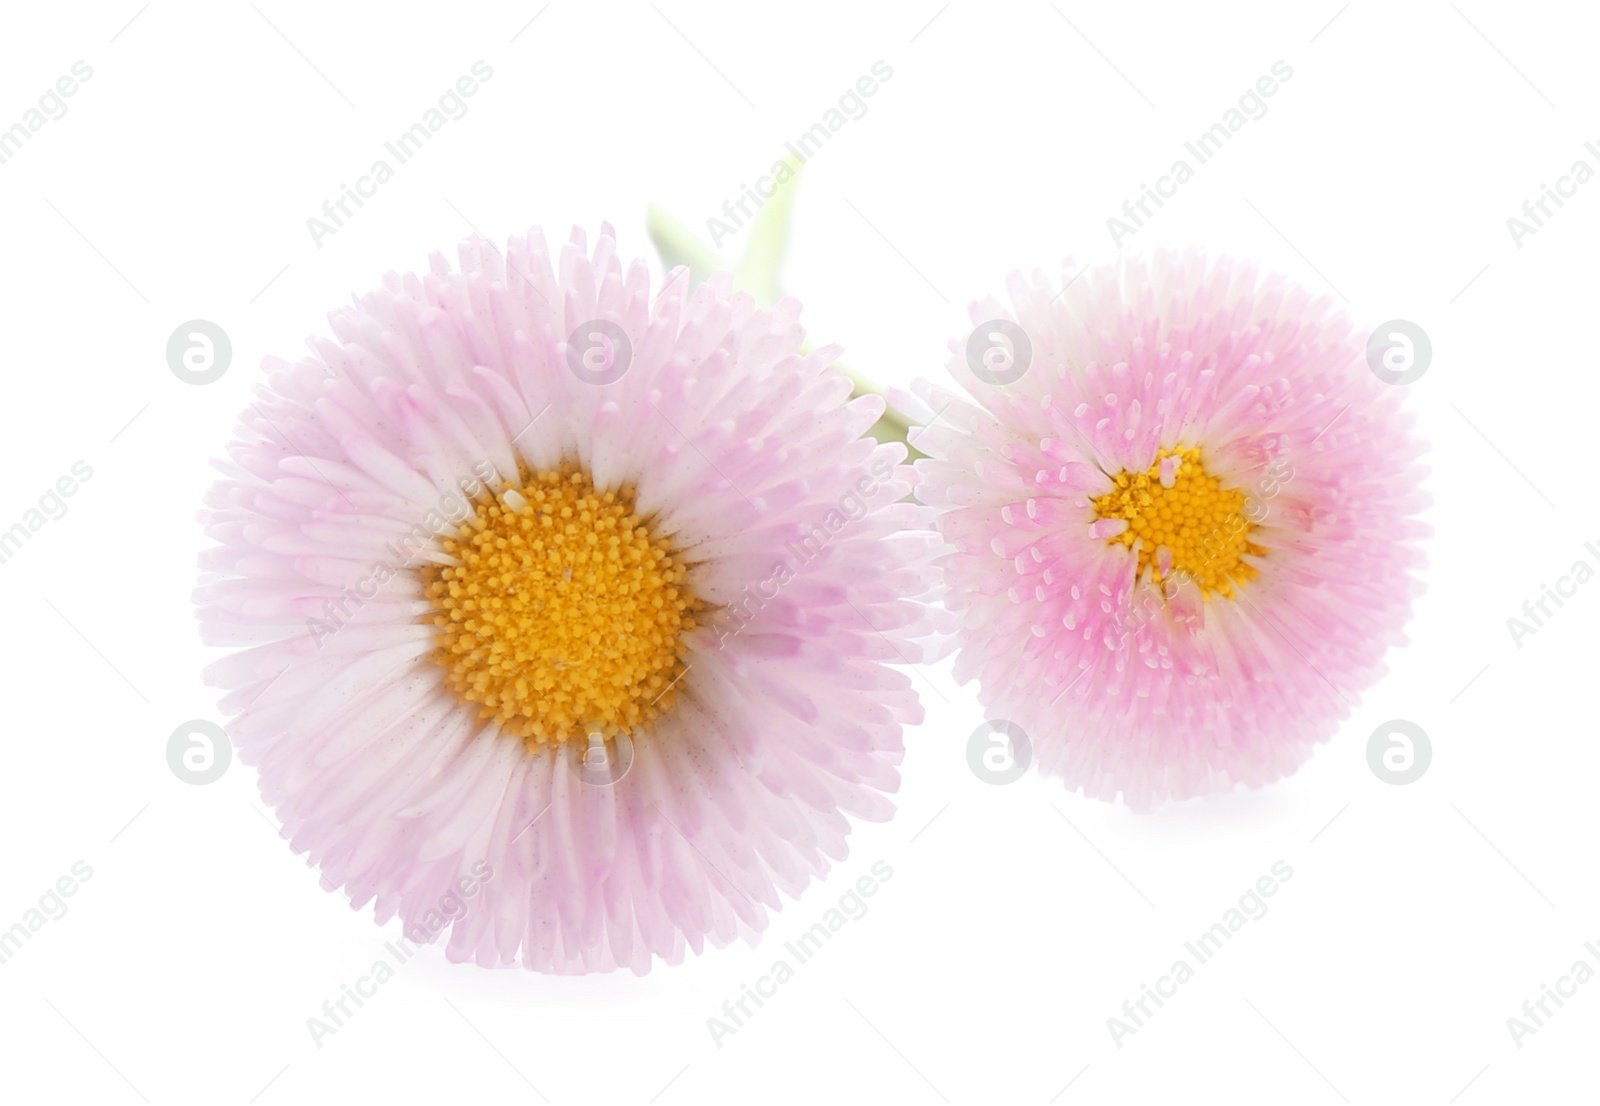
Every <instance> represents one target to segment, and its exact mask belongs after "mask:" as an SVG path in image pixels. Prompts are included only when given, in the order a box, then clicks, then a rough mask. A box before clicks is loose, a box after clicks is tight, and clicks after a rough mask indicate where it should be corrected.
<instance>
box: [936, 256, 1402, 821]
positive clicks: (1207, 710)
mask: <svg viewBox="0 0 1600 1106" xmlns="http://www.w3.org/2000/svg"><path fill="white" fill-rule="evenodd" d="M1071 271H1072V270H1071V266H1070V265H1069V266H1068V267H1067V269H1066V272H1067V273H1070V272H1071ZM1063 279H1064V280H1065V281H1066V287H1065V288H1064V289H1062V290H1059V291H1058V290H1057V289H1056V288H1054V287H1052V286H1051V285H1050V284H1049V283H1048V282H1047V281H1045V280H1044V279H1043V278H1042V277H1039V276H1035V278H1034V279H1033V280H1032V281H1031V282H1028V281H1025V280H1024V279H1023V278H1022V277H1021V276H1020V275H1019V276H1013V277H1012V279H1011V280H1010V281H1009V284H1008V287H1009V291H1010V295H1011V299H1012V302H1013V305H1014V310H1012V311H1008V310H1006V309H1005V308H1003V307H1002V306H1001V305H1000V304H998V303H996V302H993V301H990V302H987V303H982V304H975V305H974V306H973V308H972V318H973V322H974V323H975V324H976V325H977V330H976V331H975V332H974V333H973V334H972V336H971V337H970V338H969V339H968V340H966V341H960V342H952V344H951V349H952V351H953V353H954V356H953V357H952V358H951V359H950V361H949V363H948V364H949V369H950V372H951V374H952V375H953V376H954V377H955V378H956V379H957V380H958V381H959V382H960V383H961V384H962V385H963V387H965V389H966V390H967V391H968V392H969V393H970V394H971V396H972V400H971V401H968V400H965V399H962V398H959V397H957V396H954V395H951V394H949V393H946V392H944V391H942V390H940V389H938V388H936V387H934V386H933V385H931V384H927V383H925V382H923V383H919V384H918V385H917V387H916V392H917V395H918V396H919V397H920V399H921V400H922V401H923V402H924V403H925V404H926V406H923V404H918V408H919V410H920V416H921V419H922V421H923V422H924V423H925V424H927V425H926V429H924V430H921V431H917V432H914V433H913V436H912V438H911V441H912V443H913V444H915V445H916V447H917V448H918V449H920V450H922V451H923V452H925V453H926V454H928V455H929V456H928V459H925V460H919V461H918V462H917V463H916V464H917V469H918V471H919V472H920V473H921V475H922V477H923V485H922V487H921V488H920V489H919V492H918V494H919V495H920V496H921V497H922V498H923V499H924V500H925V501H926V502H929V503H932V504H934V505H935V506H937V507H938V508H940V510H941V515H940V518H939V522H938V528H939V530H940V532H941V533H942V534H943V535H944V536H945V538H946V539H947V540H948V541H949V542H950V543H951V545H952V546H953V547H954V548H953V551H952V552H950V553H949V554H948V555H947V557H946V559H945V571H946V580H947V583H948V584H949V585H950V592H951V594H950V597H949V600H948V601H949V603H950V605H951V606H952V607H957V608H959V610H960V617H961V619H962V640H961V645H960V653H959V656H958V658H957V662H956V676H957V678H958V679H960V680H962V681H966V680H969V679H971V678H973V677H977V678H978V680H979V685H980V698H981V700H982V702H983V704H984V707H985V708H986V710H987V711H988V714H989V717H990V718H991V719H1003V720H1005V721H1008V722H1011V723H1013V724H1015V725H1018V726H1020V727H1021V728H1022V730H1023V731H1024V732H1025V733H1026V734H1027V735H1028V738H1029V740H1030V742H1031V745H1032V749H1033V754H1034V757H1035V759H1036V761H1037V763H1038V764H1039V767H1040V769H1041V770H1042V771H1043V772H1045V773H1047V774H1050V775H1054V776H1058V777H1060V778H1062V779H1063V780H1064V781H1065V782H1066V784H1067V786H1069V787H1071V788H1074V789H1078V788H1081V789H1082V790H1083V791H1084V792H1085V793H1086V794H1088V795H1090V796H1092V797H1097V798H1101V799H1106V800H1111V799H1114V798H1115V797H1116V796H1117V795H1119V794H1120V795H1121V796H1122V797H1123V799H1124V801H1126V802H1127V803H1128V804H1130V805H1131V806H1135V807H1141V808H1142V807H1148V806H1151V805H1153V804H1155V803H1159V802H1162V801H1165V800H1168V799H1182V798H1186V797H1189V796H1194V795H1201V794H1205V793H1208V792H1215V791H1221V790H1227V789H1230V788H1232V787H1233V786H1234V785H1236V784H1239V783H1243V784H1246V785H1248V786H1252V787H1256V786H1261V785H1263V784H1266V783H1268V782H1271V781H1272V780H1275V779H1278V778H1280V777H1282V776H1285V775H1287V774H1289V773H1291V772H1293V771H1295V769H1296V768H1298V767H1299V766H1300V765H1301V764H1302V763H1303V762H1304V761H1305V760H1306V759H1307V758H1308V757H1309V756H1310V754H1311V750H1312V748H1313V747H1314V745H1315V744H1316V743H1318V742H1321V741H1326V740H1327V739H1328V738H1329V737H1331V736H1332V734H1333V733H1334V732H1335V730H1336V729H1337V726H1338V723H1339V721H1340V720H1341V719H1342V718H1344V717H1345V716H1346V715H1347V713H1348V712H1349V710H1350V709H1351V707H1352V706H1353V705H1354V703H1355V701H1356V700H1357V698H1358V693H1359V692H1360V691H1361V690H1362V689H1364V688H1366V687H1368V686H1370V685H1371V684H1372V683H1373V681H1375V680H1376V679H1377V678H1378V677H1379V675H1380V674H1381V673H1382V671H1383V657H1384V654H1385V652H1386V651H1387V650H1388V649H1389V648H1390V646H1393V645H1396V644H1399V643H1401V642H1403V641H1404V640H1405V639H1404V636H1403V634H1402V629H1403V627H1404V626H1405V623H1406V621H1407V619H1408V617H1409V615H1410V611H1411V603H1412V600H1413V598H1414V597H1415V596H1416V595H1417V594H1418V593H1419V592H1420V588H1421V585H1420V583H1419V582H1418V580H1417V578H1416V577H1415V576H1414V575H1413V573H1415V572H1416V571H1417V570H1419V569H1420V568H1422V566H1423V564H1424V557H1423V554H1422V552H1421V551H1420V550H1419V548H1418V546H1417V544H1416V543H1417V542H1418V540H1419V539H1420V538H1422V537H1423V536H1425V534H1426V533H1427V529H1426V527H1425V526H1424V525H1423V524H1422V523H1421V522H1420V521H1418V518H1417V515H1418V513H1419V512H1420V511H1421V510H1422V508H1423V507H1424V506H1425V505H1426V503H1427V501H1428V500H1427V496H1426V494H1425V493H1424V492H1423V491H1422V489H1421V487H1420V483H1421V479H1422V477H1423V475H1424V472H1425V470H1424V468H1423V467H1422V466H1421V465H1420V464H1419V462H1418V457H1419V453H1420V447H1419V445H1418V443H1417V441H1416V439H1415V438H1414V437H1413V436H1412V433H1411V429H1412V425H1413V422H1414V416H1413V415H1412V414H1410V413H1409V412H1407V411H1405V410H1404V408H1403V406H1402V403H1401V399H1402V395H1401V393H1402V391H1403V389H1402V388H1400V387H1395V386H1391V385H1390V384H1387V383H1384V382H1382V381H1380V380H1379V379H1378V377H1377V376H1376V375H1375V374H1374V372H1373V371H1370V370H1369V368H1368V365H1367V364H1366V361H1365V355H1364V347H1365V342H1364V339H1365V335H1359V334H1355V333H1352V331H1351V329H1350V325H1349V323H1348V321H1347V320H1345V319H1344V318H1343V317H1332V316H1330V315H1329V302H1328V300H1327V299H1317V300H1313V299H1312V297H1311V296H1310V295H1309V294H1308V293H1306V292H1305V291H1304V290H1302V289H1300V288H1297V287H1295V286H1293V285H1291V284H1289V283H1288V282H1286V281H1285V280H1283V279H1281V278H1277V277H1270V278H1268V279H1266V280H1265V281H1260V280H1258V279H1257V277H1256V274H1255V272H1254V270H1253V269H1251V268H1249V267H1246V266H1241V265H1238V264H1235V263H1234V262H1232V261H1229V260H1226V259H1224V260H1221V261H1216V262H1211V261H1208V260H1206V259H1205V258H1204V257H1202V256H1200V255H1197V254H1193V253H1190V254H1186V255H1183V256H1170V255H1166V254H1158V255H1156V256H1155V258H1154V259H1153V260H1152V261H1151V262H1149V263H1148V264H1146V263H1143V262H1138V261H1128V262H1123V263H1121V264H1118V265H1113V266H1107V267H1102V268H1098V269H1094V270H1091V271H1089V272H1086V273H1083V274H1082V275H1081V276H1079V277H1077V278H1076V279H1072V278H1070V277H1068V276H1064V277H1063ZM907 398H908V399H909V397H907ZM912 402H915V401H912Z"/></svg>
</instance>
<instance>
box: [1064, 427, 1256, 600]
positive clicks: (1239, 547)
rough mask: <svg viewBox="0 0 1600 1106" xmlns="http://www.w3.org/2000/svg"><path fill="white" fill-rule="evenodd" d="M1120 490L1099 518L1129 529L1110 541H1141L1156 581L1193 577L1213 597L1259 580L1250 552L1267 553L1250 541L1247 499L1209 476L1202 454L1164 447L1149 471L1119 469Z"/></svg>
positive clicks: (1100, 508) (1143, 561) (1144, 562)
mask: <svg viewBox="0 0 1600 1106" xmlns="http://www.w3.org/2000/svg"><path fill="white" fill-rule="evenodd" d="M1112 482H1113V483H1114V484H1115V485H1116V487H1115V488H1114V489H1112V490H1111V491H1109V492H1107V493H1106V494H1104V495H1101V496H1096V497H1095V498H1094V499H1092V500H1091V502H1092V503H1093V504H1094V509H1095V513H1096V515H1098V516H1099V517H1100V518H1103V519H1126V520H1127V523H1128V528H1127V529H1126V530H1123V531H1122V532H1121V533H1120V534H1116V535H1113V536H1112V537H1110V538H1109V539H1107V540H1109V541H1111V542H1113V543H1117V544H1121V545H1125V546H1130V547H1131V546H1133V544H1134V543H1135V542H1138V543H1139V550H1138V556H1139V572H1140V573H1141V574H1142V573H1143V572H1144V571H1145V569H1146V568H1149V569H1150V573H1151V579H1152V580H1154V581H1155V582H1157V583H1160V582H1161V581H1162V580H1164V579H1167V578H1169V577H1176V578H1180V579H1189V580H1193V581H1194V582H1195V583H1196V584H1197V585H1198V586H1199V588H1200V590H1201V593H1202V594H1203V595H1205V596H1206V597H1207V598H1209V597H1210V595H1211V593H1212V592H1217V593H1219V594H1221V595H1224V596H1227V597H1228V598H1232V597H1233V589H1234V587H1235V585H1237V584H1239V583H1241V582H1243V581H1245V580H1249V579H1250V578H1251V577H1253V576H1255V575H1256V570H1255V568H1254V567H1253V566H1251V565H1250V564H1249V563H1248V562H1247V561H1245V560H1244V554H1247V553H1248V554H1250V555H1252V556H1261V555H1262V554H1264V553H1266V550H1265V549H1263V548H1261V547H1260V546H1258V545H1255V544H1254V543H1252V542H1251V540H1250V534H1251V532H1252V531H1253V530H1254V529H1255V524H1254V523H1253V522H1251V521H1250V520H1249V518H1247V517H1246V514H1245V495H1244V491H1243V490H1242V489H1239V488H1223V487H1222V482H1221V480H1219V479H1218V478H1217V477H1215V476H1212V475H1211V474H1209V473H1208V472H1206V469H1205V465H1203V464H1202V463H1201V461H1200V450H1199V449H1198V448H1190V449H1163V450H1162V451H1161V452H1160V453H1158V454H1156V461H1155V464H1153V465H1151V466H1150V468H1149V470H1148V471H1145V472H1120V473H1118V474H1117V475H1116V476H1114V477H1112Z"/></svg>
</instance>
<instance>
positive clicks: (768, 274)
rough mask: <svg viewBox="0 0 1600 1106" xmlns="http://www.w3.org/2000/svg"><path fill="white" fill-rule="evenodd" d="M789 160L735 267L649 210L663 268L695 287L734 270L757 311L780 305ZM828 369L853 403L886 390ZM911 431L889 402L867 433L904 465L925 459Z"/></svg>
mask: <svg viewBox="0 0 1600 1106" xmlns="http://www.w3.org/2000/svg"><path fill="white" fill-rule="evenodd" d="M785 160H786V164H787V165H788V166H789V168H790V173H791V175H790V176H789V177H788V178H787V179H786V180H783V181H782V182H781V183H779V185H778V187H777V188H776V189H775V190H774V192H773V194H772V196H771V198H770V199H768V200H767V202H766V203H765V204H763V205H762V207H761V210H760V211H759V212H757V214H756V220H755V223H754V224H753V226H752V227H751V232H750V245H749V246H748V247H747V248H746V250H745V255H744V258H743V260H741V261H740V262H739V263H738V264H737V265H730V264H728V263H727V262H726V261H724V260H723V259H722V257H721V256H720V255H719V254H718V253H717V251H716V250H715V249H714V248H713V247H711V246H708V245H706V244H705V243H704V242H702V241H701V240H700V239H699V238H697V237H696V236H695V235H694V233H693V232H692V231H690V230H689V228H688V227H686V226H684V225H683V224H682V223H680V222H679V221H678V220H677V219H675V218H673V217H672V216H671V215H670V214H668V213H667V212H666V211H665V210H664V209H662V208H660V207H658V206H656V205H655V204H651V205H650V207H649V208H648V209H647V211H646V212H645V226H646V228H647V229H648V231H649V233H650V241H651V242H653V243H654V244H655V247H656V252H657V253H659V254H660V255H661V262H662V264H663V265H665V266H666V267H667V268H669V269H671V268H676V267H677V266H679V265H687V266H688V267H689V279H690V281H691V282H692V283H694V284H698V283H699V282H700V281H703V280H705V279H706V278H707V277H708V276H710V275H711V274H712V273H715V272H718V271H721V270H730V271H732V273H733V287H734V290H735V291H741V292H748V293H750V295H751V296H752V297H753V298H754V299H755V301H756V305H757V306H758V307H762V308H767V307H771V306H772V305H773V304H775V303H777V302H778V299H779V296H780V294H781V293H780V291H779V285H778V271H779V270H780V269H781V268H782V267H783V258H784V254H785V253H787V251H788V246H789V221H790V216H791V214H792V212H793V208H794V191H795V184H796V182H798V180H799V179H800V167H799V165H798V164H797V163H796V162H795V161H794V160H793V159H792V158H791V159H785ZM809 351H810V347H809V346H802V347H801V349H800V352H801V353H807V352H809ZM829 368H833V369H837V370H838V371H839V372H842V373H844V374H845V375H846V376H848V377H849V378H850V382H851V384H852V385H853V387H852V388H851V391H850V398H852V399H856V398H859V397H860V396H869V395H871V396H882V395H883V394H884V391H883V389H882V388H880V387H878V386H877V385H876V384H874V383H873V382H872V381H871V380H870V379H868V378H867V377H866V376H864V375H863V374H861V373H859V372H857V371H855V370H854V369H852V368H850V367H849V366H847V365H843V364H840V363H838V362H835V363H834V364H832V365H830V366H829ZM911 427H912V422H911V420H910V419H909V418H908V417H907V416H906V415H905V414H904V413H902V412H900V411H897V410H895V409H894V408H893V407H890V406H888V405H887V401H885V406H884V412H883V414H882V416H880V417H879V419H878V421H877V422H875V423H873V424H872V426H871V427H869V428H868V430H867V433H868V434H869V435H870V436H871V437H873V438H875V439H876V440H878V441H880V442H904V443H905V447H906V459H907V460H908V461H914V460H916V459H917V458H919V457H922V456H925V454H923V453H921V452H919V451H918V450H917V449H916V447H914V446H913V445H912V444H911V442H910V441H909V435H910V431H911Z"/></svg>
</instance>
